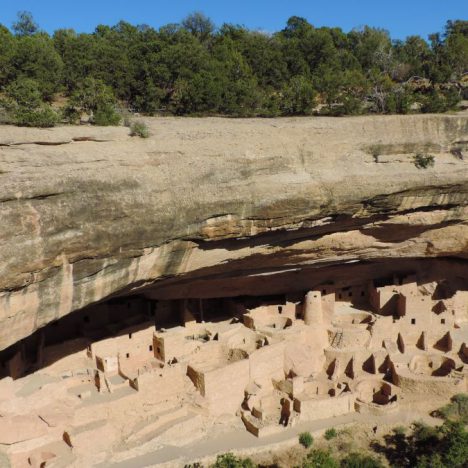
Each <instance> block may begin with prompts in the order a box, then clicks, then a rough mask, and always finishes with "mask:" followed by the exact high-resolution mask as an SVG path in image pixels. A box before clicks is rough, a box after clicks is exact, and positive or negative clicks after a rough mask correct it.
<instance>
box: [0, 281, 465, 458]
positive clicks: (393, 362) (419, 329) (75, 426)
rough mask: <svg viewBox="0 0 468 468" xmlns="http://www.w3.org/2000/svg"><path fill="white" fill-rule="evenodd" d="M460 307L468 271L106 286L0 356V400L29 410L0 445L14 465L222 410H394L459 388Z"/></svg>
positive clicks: (147, 438)
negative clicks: (157, 293) (195, 288)
mask: <svg viewBox="0 0 468 468" xmlns="http://www.w3.org/2000/svg"><path fill="white" fill-rule="evenodd" d="M467 308H468V288H467V284H466V281H464V280H462V279H461V278H459V277H453V278H451V279H450V280H432V279H430V278H429V279H428V278H424V275H421V274H420V273H417V274H405V275H392V276H391V277H386V278H377V279H375V280H369V281H366V282H364V283H362V284H360V283H357V284H356V283H355V282H354V283H352V284H345V283H344V282H342V281H336V282H333V281H327V283H326V284H318V285H317V286H316V287H314V288H312V289H311V290H310V291H303V292H297V291H295V292H293V293H290V294H282V295H277V296H256V297H255V296H237V297H226V298H194V299H173V300H170V299H166V300H164V299H160V300H155V299H149V298H147V297H144V296H129V297H123V298H115V299H112V300H109V301H107V302H103V303H101V304H98V305H95V306H92V307H88V308H86V309H83V310H81V311H78V312H75V313H73V314H71V315H69V316H67V317H65V318H63V319H60V320H58V321H56V322H54V323H52V324H50V325H48V326H46V327H45V328H43V329H41V330H39V331H38V332H36V334H34V335H33V336H31V337H30V338H28V339H25V340H23V341H22V342H21V343H20V344H18V345H16V346H14V347H11V348H9V349H8V350H6V351H4V352H2V353H1V354H0V363H1V365H0V369H1V370H2V376H3V378H2V379H1V380H0V398H1V397H2V396H7V395H9V394H13V392H14V391H16V396H17V397H19V400H18V401H20V403H18V404H21V405H24V408H25V409H26V408H27V413H25V414H22V415H11V416H9V415H8V413H7V412H5V413H2V414H1V417H0V422H1V424H2V427H8V428H9V430H8V431H2V433H1V434H0V446H1V447H2V449H3V450H4V451H5V452H6V453H7V454H8V455H9V457H10V459H11V461H12V463H13V466H43V465H41V463H43V462H45V461H47V460H51V459H57V460H63V461H64V462H65V463H66V462H67V461H70V460H72V459H73V457H74V456H84V457H85V459H86V454H87V452H86V451H87V445H88V443H87V441H88V440H89V438H97V439H99V441H100V442H99V443H98V445H99V447H100V449H101V450H102V449H104V448H105V447H108V446H109V445H112V444H116V443H118V444H120V445H121V448H122V449H126V450H128V449H132V448H134V447H137V446H139V445H143V446H145V444H151V443H152V441H154V440H159V441H162V440H165V437H170V436H171V434H173V433H174V431H175V430H177V431H178V430H180V431H182V432H183V431H187V430H191V431H202V429H204V430H206V426H207V425H209V421H215V420H217V421H222V420H224V419H223V418H227V420H228V421H231V422H230V424H232V419H230V418H234V419H237V420H238V421H239V423H242V424H243V426H244V427H245V430H247V431H248V432H250V433H252V434H253V435H255V436H257V437H264V436H268V435H271V434H275V433H278V432H281V431H282V430H284V429H285V428H287V427H291V426H294V425H296V424H297V423H298V422H304V421H315V420H322V419H323V420H325V419H329V418H333V417H336V416H340V415H345V414H350V413H354V412H358V413H361V414H368V415H370V416H373V417H374V416H375V417H378V416H381V415H385V414H391V413H395V412H398V411H400V410H402V409H403V408H405V407H407V406H408V405H410V404H411V402H413V401H415V400H416V399H418V398H421V397H427V396H434V395H437V396H441V397H448V396H450V395H453V394H456V393H460V392H464V391H466V389H467V377H468V348H467V337H468V310H467ZM17 382H25V385H24V386H23V387H22V388H20V389H19V390H18V389H17V387H16V386H15V384H16V383H17ZM46 393H47V395H46ZM142 402H145V404H146V405H148V407H147V409H146V410H145V411H141V408H140V410H139V409H138V407H139V405H141V404H142ZM11 404H12V405H14V403H11ZM103 409H105V411H104V412H103ZM71 412H73V415H74V416H73V418H69V417H67V415H70V414H71ZM129 414H132V415H133V420H132V421H131V423H129V424H128V425H127V426H126V427H125V429H123V433H122V434H118V433H117V431H116V426H117V424H118V421H121V420H122V418H123V419H125V415H129ZM219 418H221V419H219ZM25 427H27V430H26V429H25ZM88 455H89V454H88ZM94 461H95V460H94ZM93 463H94V462H93Z"/></svg>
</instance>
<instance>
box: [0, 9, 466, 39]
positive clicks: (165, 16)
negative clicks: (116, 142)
mask: <svg viewBox="0 0 468 468" xmlns="http://www.w3.org/2000/svg"><path fill="white" fill-rule="evenodd" d="M18 10H28V11H31V12H32V13H33V15H34V17H35V19H36V21H37V22H38V23H39V25H40V26H41V27H42V29H45V30H46V31H48V32H53V31H54V30H55V29H58V28H74V29H75V30H77V31H80V32H91V31H93V29H94V27H95V26H96V25H97V24H109V25H113V24H115V23H117V22H118V21H119V20H121V19H123V20H126V21H128V22H130V23H133V24H142V23H145V24H149V25H151V26H153V27H159V26H162V25H164V24H167V23H175V22H179V21H180V20H181V19H182V18H183V17H184V16H186V15H187V14H188V13H190V12H192V11H202V12H204V13H205V14H206V15H208V16H210V17H211V18H212V19H213V20H214V22H215V23H216V24H217V25H221V24H222V23H223V22H230V23H235V24H242V25H245V26H247V27H249V28H252V29H262V30H265V31H271V32H273V31H277V30H279V29H282V28H283V27H284V25H285V22H286V20H287V19H288V18H289V17H290V16H292V15H297V16H303V17H305V18H307V19H308V20H309V22H311V23H312V24H313V25H314V26H340V27H341V28H343V29H344V30H345V31H348V30H350V29H352V28H353V27H359V26H362V25H364V24H368V25H370V26H378V27H383V28H385V29H388V30H389V31H390V33H391V35H392V37H394V38H399V39H400V38H401V39H403V38H405V37H406V36H408V35H410V34H419V35H421V36H423V37H425V38H427V35H428V34H430V33H431V32H436V31H441V30H442V29H443V26H444V24H445V22H446V21H447V20H448V19H465V20H468V0H387V1H385V2H383V1H378V0H170V1H169V0H79V1H71V0H0V23H3V24H5V25H6V26H11V23H12V22H13V21H14V20H15V17H16V12H17V11H18Z"/></svg>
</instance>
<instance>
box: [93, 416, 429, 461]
mask: <svg viewBox="0 0 468 468" xmlns="http://www.w3.org/2000/svg"><path fill="white" fill-rule="evenodd" d="M422 419H424V420H425V421H426V422H430V421H429V419H432V418H429V417H425V416H424V415H421V413H414V412H408V411H404V412H399V413H396V414H392V415H388V416H385V417H380V418H375V417H372V418H371V417H369V416H367V415H361V414H358V413H352V414H347V415H344V416H338V417H335V418H329V419H322V420H320V421H310V422H303V423H299V424H297V425H296V426H294V427H291V428H287V429H285V430H284V431H282V432H280V433H278V434H274V435H271V436H268V437H263V438H261V439H259V438H257V437H255V436H253V435H252V434H250V433H248V432H247V431H245V430H235V431H230V432H224V433H223V434H221V435H219V436H217V437H210V438H207V437H205V438H203V439H201V440H198V441H195V442H193V443H191V444H189V445H186V446H184V447H176V446H171V445H168V446H165V447H163V448H161V449H160V450H157V451H154V452H150V453H147V454H145V455H141V456H138V457H134V458H130V459H127V460H124V461H121V462H118V463H103V464H100V465H98V466H99V468H144V467H149V466H157V465H160V464H167V466H174V467H183V466H184V465H185V464H186V463H193V462H195V461H197V460H202V459H203V458H206V457H214V456H216V455H217V454H220V453H226V452H229V451H241V452H243V454H248V453H249V452H259V451H264V450H268V449H271V448H275V449H277V448H279V447H280V446H281V447H284V446H287V445H291V446H292V445H294V444H297V436H298V434H299V433H301V432H304V431H308V432H310V433H312V434H313V435H314V436H316V437H317V436H320V435H321V434H322V433H323V432H324V431H325V430H326V429H328V428H330V427H335V428H338V427H340V426H341V427H342V426H347V425H350V424H354V423H358V424H369V423H372V424H375V425H376V426H379V425H385V426H388V425H390V426H391V425H394V426H397V425H406V424H410V423H411V422H413V421H415V420H422Z"/></svg>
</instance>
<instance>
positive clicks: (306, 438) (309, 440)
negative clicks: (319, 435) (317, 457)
mask: <svg viewBox="0 0 468 468" xmlns="http://www.w3.org/2000/svg"><path fill="white" fill-rule="evenodd" d="M299 443H300V444H301V445H302V446H303V447H305V448H309V447H310V446H311V445H312V444H313V443H314V438H313V437H312V434H311V433H310V432H302V433H301V434H299Z"/></svg>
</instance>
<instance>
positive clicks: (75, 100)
mask: <svg viewBox="0 0 468 468" xmlns="http://www.w3.org/2000/svg"><path fill="white" fill-rule="evenodd" d="M115 108H116V101H115V97H114V93H113V91H112V89H111V88H110V87H109V86H107V85H105V84H104V83H103V82H102V81H100V80H96V79H94V78H86V79H85V80H83V82H82V83H81V85H80V86H79V88H78V89H77V90H76V91H74V93H73V94H72V95H71V96H70V100H69V103H68V106H67V107H66V109H65V111H64V112H65V115H66V116H67V117H68V120H70V121H72V122H73V121H76V120H77V119H78V118H79V117H80V115H81V114H82V113H87V114H89V115H91V117H92V118H91V120H92V122H93V123H95V124H96V125H117V124H118V123H119V122H120V120H121V117H120V116H119V115H118V113H117V112H116V109H115Z"/></svg>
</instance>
